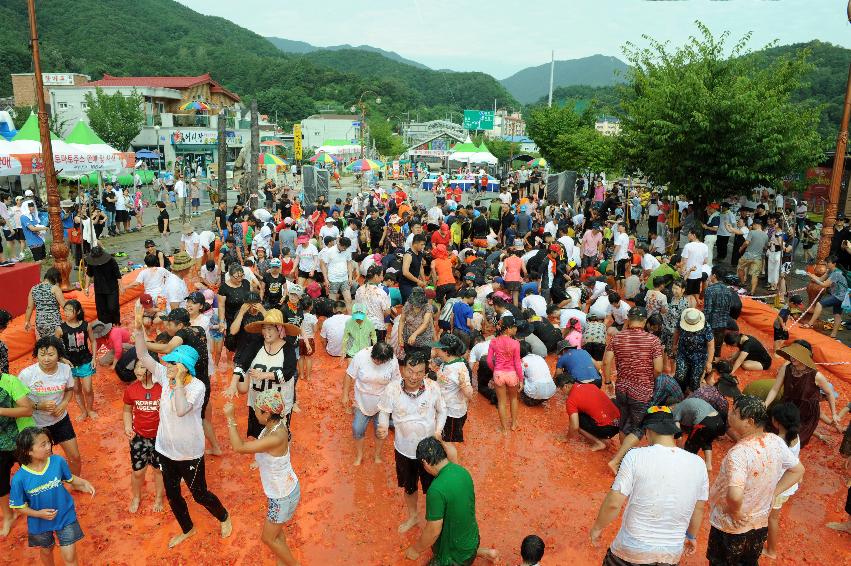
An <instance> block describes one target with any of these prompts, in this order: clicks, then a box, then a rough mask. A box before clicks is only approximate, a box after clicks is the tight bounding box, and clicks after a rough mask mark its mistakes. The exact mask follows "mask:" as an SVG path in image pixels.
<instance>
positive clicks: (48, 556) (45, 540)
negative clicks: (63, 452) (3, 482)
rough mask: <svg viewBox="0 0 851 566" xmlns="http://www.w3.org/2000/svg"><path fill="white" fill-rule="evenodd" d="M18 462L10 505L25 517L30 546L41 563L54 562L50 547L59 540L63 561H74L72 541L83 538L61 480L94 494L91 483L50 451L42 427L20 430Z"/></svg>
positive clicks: (45, 433) (74, 554)
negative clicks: (39, 557)
mask: <svg viewBox="0 0 851 566" xmlns="http://www.w3.org/2000/svg"><path fill="white" fill-rule="evenodd" d="M15 457H16V458H17V460H18V462H20V463H21V467H20V469H18V471H17V472H16V473H15V475H14V477H13V478H12V491H11V494H10V495H9V506H10V507H11V508H12V509H18V510H19V511H20V512H21V514H23V515H26V516H27V533H28V535H29V536H28V538H29V546H30V547H32V548H38V549H39V553H40V555H41V562H42V563H43V564H53V546H54V544H55V540H56V539H59V553H60V555H61V556H62V560H63V561H64V562H65V564H76V563H77V549H76V546H75V543H76V542H77V541H78V540H80V539H81V538H83V531H82V529H80V523H78V522H77V512H76V510H75V509H74V499H73V498H72V497H71V494H70V493H68V490H67V489H65V486H64V485H62V483H63V482H65V483H68V484H70V485H71V487H73V488H74V489H75V490H77V491H82V492H85V493H90V494H91V495H92V496H94V494H95V488H94V487H92V484H90V483H89V482H87V481H86V480H84V479H83V478H80V477H77V476H75V475H73V474H72V473H71V470H70V469H69V468H68V462H66V461H65V458H63V457H62V456H57V455H55V454H53V445H52V443H51V441H50V436H49V435H48V433H47V431H46V430H45V429H43V428H38V427H34V426H33V427H29V428H26V429H24V430H23V431H21V433H20V434H19V435H18V440H17V442H16V447H15Z"/></svg>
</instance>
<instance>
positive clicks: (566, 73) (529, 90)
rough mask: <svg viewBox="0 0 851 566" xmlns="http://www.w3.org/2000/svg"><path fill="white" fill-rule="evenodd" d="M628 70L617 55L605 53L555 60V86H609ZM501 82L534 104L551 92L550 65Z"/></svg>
mask: <svg viewBox="0 0 851 566" xmlns="http://www.w3.org/2000/svg"><path fill="white" fill-rule="evenodd" d="M628 69H629V66H628V65H627V64H626V63H624V62H623V61H621V60H620V59H618V58H617V57H608V56H606V55H592V56H591V57H583V58H582V59H570V60H567V61H556V63H555V69H554V72H553V86H554V87H561V86H571V85H587V86H610V85H613V84H616V83H618V82H623V81H625V80H626V71H627V70H628ZM500 82H501V83H502V86H504V87H505V88H507V89H508V92H510V93H511V94H513V95H514V98H516V99H517V100H519V101H520V102H522V103H523V104H531V103H533V102H535V101H536V100H538V98H540V97H541V96H546V94H547V92H548V91H549V88H550V64H549V63H545V64H543V65H538V66H537V67H527V68H525V69H523V70H522V71H518V72H517V73H514V74H513V75H511V76H510V77H508V78H507V79H502V80H501V81H500Z"/></svg>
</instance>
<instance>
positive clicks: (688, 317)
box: [680, 308, 706, 332]
mask: <svg viewBox="0 0 851 566" xmlns="http://www.w3.org/2000/svg"><path fill="white" fill-rule="evenodd" d="M705 326H706V317H705V316H703V312H702V311H700V310H698V309H694V308H688V309H686V310H684V311H683V314H682V318H680V328H682V329H683V330H686V331H688V332H697V331H698V330H703V329H704V327H705Z"/></svg>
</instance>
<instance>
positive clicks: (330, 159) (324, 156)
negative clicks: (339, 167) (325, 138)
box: [308, 151, 340, 165]
mask: <svg viewBox="0 0 851 566" xmlns="http://www.w3.org/2000/svg"><path fill="white" fill-rule="evenodd" d="M308 161H312V162H314V163H325V164H328V165H330V164H331V163H339V162H340V160H339V159H337V158H336V157H334V156H333V155H331V154H330V153H325V152H324V151H320V152H319V153H317V154H316V155H314V156H313V157H311V158H310V159H309V160H308Z"/></svg>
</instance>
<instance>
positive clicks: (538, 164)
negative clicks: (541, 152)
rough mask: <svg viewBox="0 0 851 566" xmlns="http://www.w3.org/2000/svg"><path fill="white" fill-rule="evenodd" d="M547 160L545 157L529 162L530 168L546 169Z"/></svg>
mask: <svg viewBox="0 0 851 566" xmlns="http://www.w3.org/2000/svg"><path fill="white" fill-rule="evenodd" d="M546 166H547V160H546V159H544V158H543V157H537V158H535V159H533V160H532V161H530V162H529V167H546Z"/></svg>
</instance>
